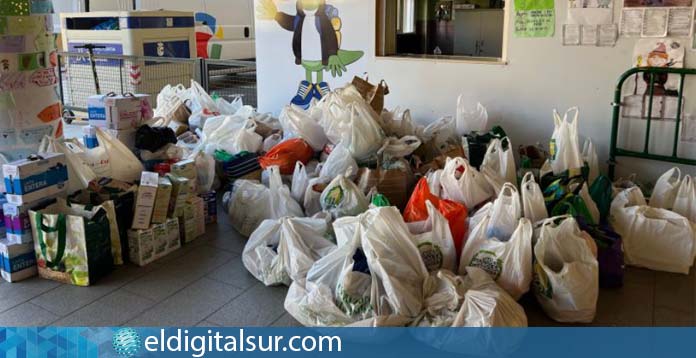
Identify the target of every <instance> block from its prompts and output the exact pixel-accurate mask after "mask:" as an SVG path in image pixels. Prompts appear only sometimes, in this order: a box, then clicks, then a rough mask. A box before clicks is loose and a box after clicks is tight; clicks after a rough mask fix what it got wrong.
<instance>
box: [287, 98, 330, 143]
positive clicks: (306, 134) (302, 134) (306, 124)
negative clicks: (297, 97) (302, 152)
mask: <svg viewBox="0 0 696 358" xmlns="http://www.w3.org/2000/svg"><path fill="white" fill-rule="evenodd" d="M278 119H279V120H280V124H281V125H282V126H283V132H284V133H285V139H289V138H294V137H299V138H302V139H304V140H305V141H306V142H307V144H309V145H310V146H311V147H312V149H314V151H315V152H319V151H321V150H323V149H324V146H325V145H326V143H327V142H328V139H327V138H326V134H325V133H324V129H323V128H322V127H321V126H320V125H319V123H318V122H317V121H316V120H314V118H312V117H311V116H310V115H309V113H307V112H305V111H304V110H303V109H302V108H299V107H296V106H294V105H288V106H285V108H283V110H282V111H281V113H280V117H279V118H278Z"/></svg>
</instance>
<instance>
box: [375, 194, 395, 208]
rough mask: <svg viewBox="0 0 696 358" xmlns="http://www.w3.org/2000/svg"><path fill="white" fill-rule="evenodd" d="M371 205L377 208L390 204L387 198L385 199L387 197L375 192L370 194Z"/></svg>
mask: <svg viewBox="0 0 696 358" xmlns="http://www.w3.org/2000/svg"><path fill="white" fill-rule="evenodd" d="M372 205H374V206H376V207H378V208H386V207H390V206H392V205H391V204H390V203H389V199H387V197H386V196H384V195H382V194H375V195H373V196H372Z"/></svg>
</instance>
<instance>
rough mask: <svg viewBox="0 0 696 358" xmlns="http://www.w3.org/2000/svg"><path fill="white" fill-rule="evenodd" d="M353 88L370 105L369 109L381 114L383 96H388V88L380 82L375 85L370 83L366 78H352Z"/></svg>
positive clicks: (384, 83) (383, 82)
mask: <svg viewBox="0 0 696 358" xmlns="http://www.w3.org/2000/svg"><path fill="white" fill-rule="evenodd" d="M352 84H353V86H355V88H356V89H357V90H358V92H360V95H361V96H362V97H363V98H364V99H365V101H367V103H369V104H370V107H372V109H374V110H375V112H377V114H381V113H382V111H383V110H384V96H386V95H388V94H389V86H388V85H387V83H386V82H385V81H384V80H382V81H380V82H379V84H377V85H373V84H372V83H370V81H369V79H368V78H367V76H366V77H365V78H362V77H358V76H355V77H353V82H352Z"/></svg>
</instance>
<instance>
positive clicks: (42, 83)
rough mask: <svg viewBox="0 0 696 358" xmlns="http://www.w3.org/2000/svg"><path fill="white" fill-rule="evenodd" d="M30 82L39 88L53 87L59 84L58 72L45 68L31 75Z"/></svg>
mask: <svg viewBox="0 0 696 358" xmlns="http://www.w3.org/2000/svg"><path fill="white" fill-rule="evenodd" d="M30 80H31V82H32V83H33V84H35V85H37V86H39V87H46V86H52V85H55V84H57V83H58V78H57V76H56V70H55V69H53V68H44V69H41V70H37V71H35V72H34V73H32V74H31V77H30Z"/></svg>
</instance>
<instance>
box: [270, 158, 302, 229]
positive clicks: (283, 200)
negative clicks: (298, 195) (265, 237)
mask: <svg viewBox="0 0 696 358" xmlns="http://www.w3.org/2000/svg"><path fill="white" fill-rule="evenodd" d="M268 172H269V174H270V175H269V194H270V195H269V200H270V202H269V205H270V214H271V216H270V217H268V219H280V218H282V217H286V216H289V217H304V212H303V211H302V207H300V204H298V203H297V201H295V199H293V198H292V195H290V189H288V187H287V186H286V185H285V184H283V178H282V177H281V175H280V168H279V167H278V166H272V167H270V168H268Z"/></svg>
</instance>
